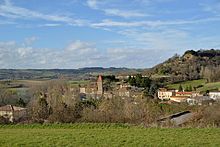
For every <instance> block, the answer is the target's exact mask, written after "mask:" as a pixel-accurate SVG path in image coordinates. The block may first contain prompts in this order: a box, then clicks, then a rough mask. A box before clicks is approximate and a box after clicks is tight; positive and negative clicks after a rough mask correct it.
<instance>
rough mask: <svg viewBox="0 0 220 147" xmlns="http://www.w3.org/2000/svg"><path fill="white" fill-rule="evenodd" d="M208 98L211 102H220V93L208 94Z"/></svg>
mask: <svg viewBox="0 0 220 147" xmlns="http://www.w3.org/2000/svg"><path fill="white" fill-rule="evenodd" d="M209 97H210V98H211V99H213V100H220V92H209Z"/></svg>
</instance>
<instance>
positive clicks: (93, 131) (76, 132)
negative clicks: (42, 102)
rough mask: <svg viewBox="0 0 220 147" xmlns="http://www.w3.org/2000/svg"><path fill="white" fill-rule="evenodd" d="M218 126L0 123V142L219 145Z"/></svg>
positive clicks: (47, 144)
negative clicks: (151, 126)
mask: <svg viewBox="0 0 220 147" xmlns="http://www.w3.org/2000/svg"><path fill="white" fill-rule="evenodd" d="M219 138H220V129H218V128H204V129H203V128H202V129H201V128H143V127H136V126H129V125H123V124H54V125H8V126H0V146H13V147H14V146H28V147H29V146H109V147H112V146H220V139H219Z"/></svg>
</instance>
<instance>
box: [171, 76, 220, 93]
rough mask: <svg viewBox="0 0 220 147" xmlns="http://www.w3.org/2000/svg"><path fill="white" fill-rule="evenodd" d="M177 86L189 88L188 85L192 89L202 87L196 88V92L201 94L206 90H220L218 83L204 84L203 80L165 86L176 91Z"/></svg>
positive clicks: (219, 83)
mask: <svg viewBox="0 0 220 147" xmlns="http://www.w3.org/2000/svg"><path fill="white" fill-rule="evenodd" d="M179 85H182V87H183V88H186V87H187V86H190V85H191V86H192V87H198V86H202V87H199V88H197V91H201V92H205V91H206V90H216V89H219V88H220V82H215V83H206V80H204V79H200V80H192V81H186V82H180V83H176V84H170V85H167V87H168V88H172V89H178V88H179Z"/></svg>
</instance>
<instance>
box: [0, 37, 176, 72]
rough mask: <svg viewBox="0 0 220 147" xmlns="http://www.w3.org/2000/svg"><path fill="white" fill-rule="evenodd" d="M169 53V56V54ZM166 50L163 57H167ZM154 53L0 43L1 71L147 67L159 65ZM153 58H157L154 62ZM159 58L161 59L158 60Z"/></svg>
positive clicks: (91, 46)
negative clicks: (8, 69)
mask: <svg viewBox="0 0 220 147" xmlns="http://www.w3.org/2000/svg"><path fill="white" fill-rule="evenodd" d="M171 54H173V53H172V52H171ZM169 55H170V52H169V51H167V52H166V53H165V54H164V55H163V56H165V57H167V56H169ZM158 56H159V55H158V50H148V49H139V48H126V47H124V48H109V49H107V50H106V51H100V49H99V50H98V49H96V47H95V46H94V44H92V43H88V42H83V41H79V40H78V41H73V42H71V43H70V44H69V45H67V47H65V48H64V49H59V50H57V49H46V48H33V47H31V46H23V44H17V43H16V42H13V41H12V42H0V57H1V58H0V66H1V68H81V67H91V66H104V67H110V66H114V67H133V68H134V67H136V68H139V67H149V66H152V65H154V64H156V63H159V62H160V61H161V59H158V58H156V57H158ZM155 59H157V60H156V61H155ZM162 59H163V58H162Z"/></svg>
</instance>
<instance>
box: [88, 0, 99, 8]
mask: <svg viewBox="0 0 220 147" xmlns="http://www.w3.org/2000/svg"><path fill="white" fill-rule="evenodd" d="M98 1H99V0H87V5H88V6H89V7H90V8H92V9H97V8H98Z"/></svg>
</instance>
